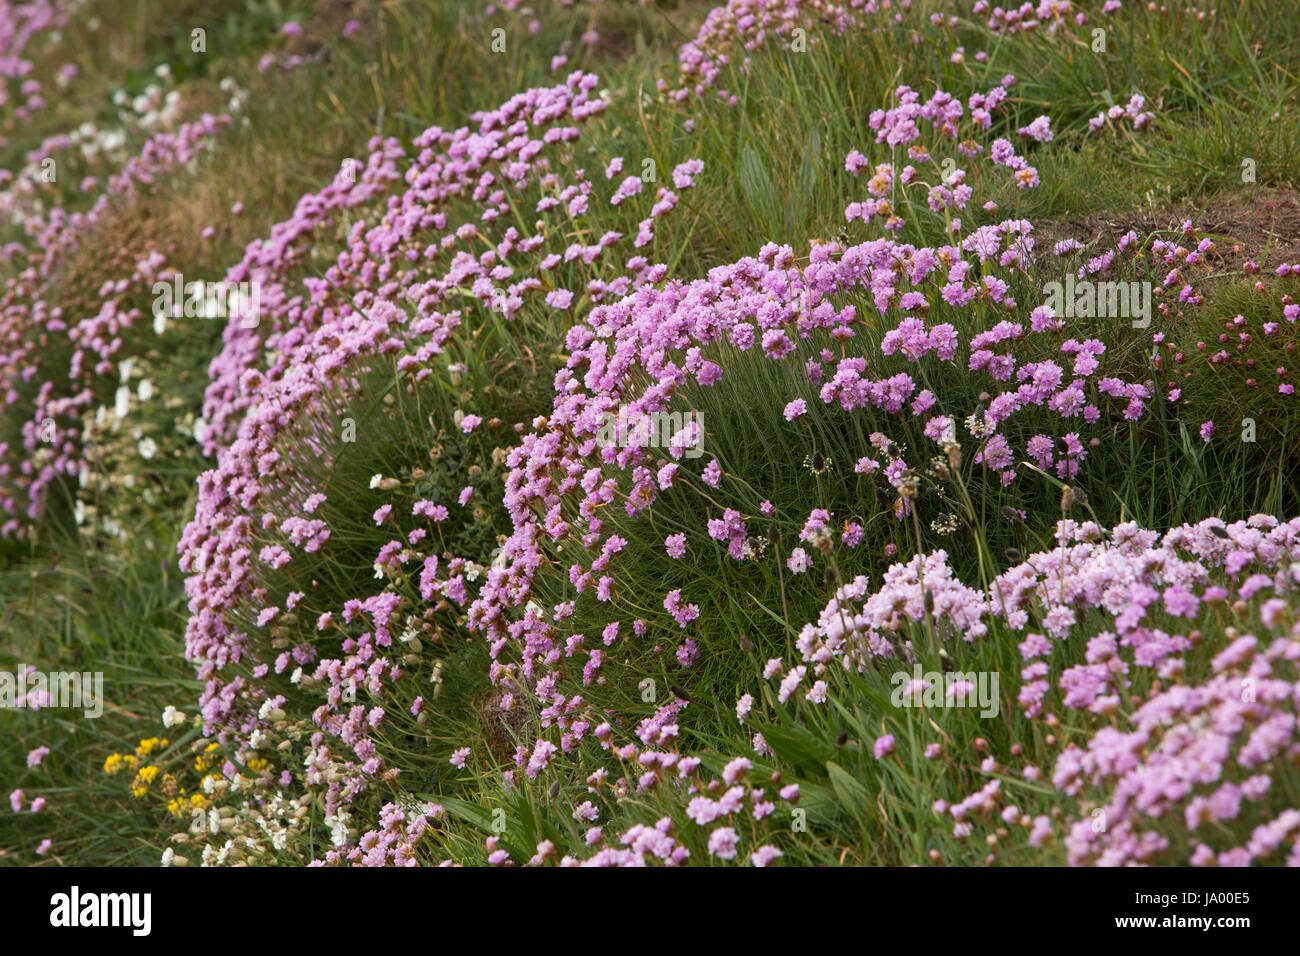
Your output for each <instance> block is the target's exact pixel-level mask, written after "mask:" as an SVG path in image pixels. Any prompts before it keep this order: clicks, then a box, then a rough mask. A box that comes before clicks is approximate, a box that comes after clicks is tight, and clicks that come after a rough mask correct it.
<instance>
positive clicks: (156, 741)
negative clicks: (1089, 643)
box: [135, 737, 168, 759]
mask: <svg viewBox="0 0 1300 956" xmlns="http://www.w3.org/2000/svg"><path fill="white" fill-rule="evenodd" d="M167 744H168V740H167V738H166V737H149V738H148V739H146V740H142V741H140V746H139V747H137V748H136V750H135V753H136V756H137V757H140V758H141V759H144V758H145V757H147V756H149V755H150V754H151V753H153V752H154V751H155V750H161V749H162V748H164V747H166V746H167Z"/></svg>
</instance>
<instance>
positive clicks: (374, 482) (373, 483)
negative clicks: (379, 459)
mask: <svg viewBox="0 0 1300 956" xmlns="http://www.w3.org/2000/svg"><path fill="white" fill-rule="evenodd" d="M383 480H384V476H383V475H372V476H371V477H370V488H371V490H372V491H373V490H374V489H375V488H378V487H379V483H380V482H381V481H383Z"/></svg>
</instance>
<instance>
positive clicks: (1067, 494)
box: [1061, 485, 1074, 511]
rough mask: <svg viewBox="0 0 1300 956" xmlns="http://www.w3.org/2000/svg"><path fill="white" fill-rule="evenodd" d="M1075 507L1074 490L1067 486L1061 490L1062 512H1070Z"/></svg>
mask: <svg viewBox="0 0 1300 956" xmlns="http://www.w3.org/2000/svg"><path fill="white" fill-rule="evenodd" d="M1073 507H1074V489H1073V488H1071V487H1070V486H1069V485H1066V486H1065V487H1063V488H1062V489H1061V510H1062V511H1069V510H1070V509H1071V508H1073Z"/></svg>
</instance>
